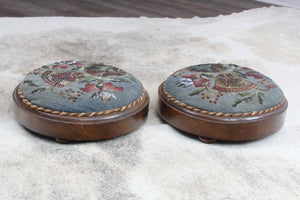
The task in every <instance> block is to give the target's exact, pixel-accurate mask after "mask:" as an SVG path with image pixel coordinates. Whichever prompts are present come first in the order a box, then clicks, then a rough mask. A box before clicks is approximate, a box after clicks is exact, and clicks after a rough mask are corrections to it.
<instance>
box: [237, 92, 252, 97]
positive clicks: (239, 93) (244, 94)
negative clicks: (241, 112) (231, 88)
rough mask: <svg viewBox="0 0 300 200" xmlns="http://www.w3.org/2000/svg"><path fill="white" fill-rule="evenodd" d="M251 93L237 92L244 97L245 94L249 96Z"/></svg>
mask: <svg viewBox="0 0 300 200" xmlns="http://www.w3.org/2000/svg"><path fill="white" fill-rule="evenodd" d="M250 94H251V93H250V92H245V93H238V95H240V96H242V97H245V96H249V95H250Z"/></svg>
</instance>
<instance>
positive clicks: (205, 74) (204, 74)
mask: <svg viewBox="0 0 300 200" xmlns="http://www.w3.org/2000/svg"><path fill="white" fill-rule="evenodd" d="M202 76H206V77H209V78H215V77H214V75H212V74H207V73H202Z"/></svg>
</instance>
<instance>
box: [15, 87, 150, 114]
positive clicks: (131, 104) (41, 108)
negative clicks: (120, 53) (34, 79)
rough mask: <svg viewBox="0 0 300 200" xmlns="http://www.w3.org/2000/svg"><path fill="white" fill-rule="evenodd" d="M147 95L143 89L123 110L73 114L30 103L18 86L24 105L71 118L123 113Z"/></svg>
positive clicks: (18, 92)
mask: <svg viewBox="0 0 300 200" xmlns="http://www.w3.org/2000/svg"><path fill="white" fill-rule="evenodd" d="M145 93H146V91H145V89H144V88H143V93H142V95H141V96H140V97H139V98H138V99H137V100H135V101H134V102H132V103H130V104H128V105H126V106H123V107H121V108H115V109H112V110H103V111H100V112H91V113H71V112H60V111H57V110H51V109H48V108H44V107H40V106H37V105H34V104H32V103H30V102H29V101H28V100H27V99H26V98H25V97H24V95H23V93H22V92H21V90H20V85H19V86H18V89H17V94H18V96H19V97H20V99H21V100H22V101H23V103H25V104H26V105H27V106H28V107H30V108H31V109H34V110H37V111H42V112H46V113H51V114H54V115H60V116H70V117H93V116H100V115H108V114H111V113H113V112H123V111H124V110H126V109H130V108H132V107H133V106H135V105H136V104H138V103H140V102H141V101H142V100H143V99H144V98H145V96H146V94H145Z"/></svg>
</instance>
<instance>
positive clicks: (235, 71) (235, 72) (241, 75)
mask: <svg viewBox="0 0 300 200" xmlns="http://www.w3.org/2000/svg"><path fill="white" fill-rule="evenodd" d="M232 73H233V74H234V75H236V76H238V77H242V78H247V76H246V75H245V74H243V73H242V72H240V71H238V70H233V72H232Z"/></svg>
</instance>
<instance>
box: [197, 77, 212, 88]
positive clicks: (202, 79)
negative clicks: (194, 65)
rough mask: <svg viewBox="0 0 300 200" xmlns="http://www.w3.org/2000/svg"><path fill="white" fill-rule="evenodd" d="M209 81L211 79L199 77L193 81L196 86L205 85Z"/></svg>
mask: <svg viewBox="0 0 300 200" xmlns="http://www.w3.org/2000/svg"><path fill="white" fill-rule="evenodd" d="M208 81H209V79H206V78H199V79H196V80H193V83H194V86H195V87H203V86H204V85H203V84H204V83H206V82H208Z"/></svg>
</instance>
